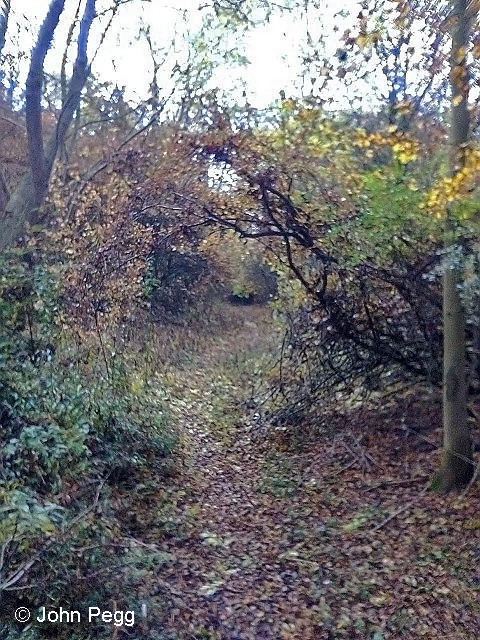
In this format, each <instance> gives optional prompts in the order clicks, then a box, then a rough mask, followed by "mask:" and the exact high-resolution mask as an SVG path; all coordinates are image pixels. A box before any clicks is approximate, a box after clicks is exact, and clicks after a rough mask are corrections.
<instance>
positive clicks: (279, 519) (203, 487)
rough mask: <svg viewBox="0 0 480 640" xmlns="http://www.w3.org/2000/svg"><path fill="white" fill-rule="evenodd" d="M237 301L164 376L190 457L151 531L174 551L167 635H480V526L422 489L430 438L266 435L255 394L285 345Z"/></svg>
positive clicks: (231, 639) (146, 532) (152, 510)
mask: <svg viewBox="0 0 480 640" xmlns="http://www.w3.org/2000/svg"><path fill="white" fill-rule="evenodd" d="M230 313H231V318H230V319H229V326H228V327H227V328H226V329H224V330H220V329H218V330H214V331H212V333H211V334H210V335H209V336H204V337H203V339H202V341H199V343H198V345H197V347H196V348H194V349H193V351H192V352H190V353H189V352H187V351H185V352H183V353H179V352H178V350H177V351H176V352H175V353H176V356H175V357H176V359H177V361H176V363H175V366H174V367H173V368H172V367H171V366H168V367H166V368H165V371H164V373H163V374H162V375H163V378H164V381H165V384H166V385H167V386H168V387H169V389H170V397H171V403H172V409H173V413H174V416H175V419H176V421H177V423H178V425H179V428H180V429H181V432H182V434H183V439H184V445H183V453H182V455H183V463H182V465H181V471H179V472H178V473H177V474H176V475H174V476H173V477H172V478H171V479H169V480H168V481H167V483H166V484H167V485H168V486H167V487H166V488H165V491H164V493H163V494H161V495H159V494H158V492H157V493H156V494H155V495H151V496H148V498H147V503H146V505H145V513H146V515H145V520H144V521H142V522H139V523H137V533H136V535H137V537H141V538H142V539H143V540H144V541H145V542H146V543H153V544H155V545H156V547H157V548H159V549H160V550H161V553H160V555H159V557H160V564H159V566H158V568H157V569H156V571H155V572H154V573H155V577H154V578H153V579H152V583H151V584H150V585H149V589H150V591H151V594H150V595H152V594H156V598H157V600H158V603H159V604H158V607H159V610H158V612H157V615H156V619H157V620H158V621H159V623H160V621H161V625H162V628H163V629H167V632H168V634H169V635H167V636H163V635H162V636H159V637H161V638H163V637H166V638H169V639H172V640H173V639H175V640H177V639H178V640H180V639H181V640H193V639H204V640H257V639H266V640H270V639H271V640H294V639H299V640H300V639H302V640H309V639H319V640H320V639H323V638H371V639H373V640H382V639H383V638H418V637H422V638H427V639H431V640H434V639H435V640H437V639H438V638H441V637H445V638H446V637H448V638H450V639H451V640H455V639H456V638H458V639H460V638H462V639H467V640H474V639H475V638H478V637H480V630H479V634H478V635H477V627H476V625H477V623H478V619H479V618H478V615H479V608H478V591H477V592H476V593H475V579H476V578H478V577H480V576H476V577H475V575H474V574H475V568H474V567H475V558H474V556H475V553H478V530H476V527H477V526H478V528H479V529H480V522H479V521H475V517H478V515H477V514H472V515H469V514H468V513H467V512H466V510H467V506H466V504H467V503H466V501H463V502H462V500H461V499H453V498H452V499H450V498H449V499H447V501H445V500H443V499H442V498H441V497H439V496H436V495H435V494H431V493H428V494H427V493H422V492H421V488H422V486H423V484H424V482H425V480H426V479H427V478H428V474H429V472H430V470H429V468H428V465H429V462H428V461H427V457H428V456H431V448H430V449H429V450H428V451H425V453H422V452H420V453H419V452H418V450H417V451H413V452H412V451H410V449H409V445H407V443H405V442H404V441H403V442H393V441H392V443H390V442H389V436H385V437H384V438H383V440H382V445H383V446H385V447H386V448H387V453H385V454H382V451H379V449H378V445H379V442H378V440H379V439H378V434H377V435H376V436H375V434H373V435H372V437H371V438H370V437H369V436H367V437H365V438H363V440H362V444H361V445H359V444H358V441H357V440H355V436H354V435H353V434H352V435H351V436H350V439H348V437H347V436H345V435H344V436H339V437H338V438H335V439H333V440H330V441H329V442H325V443H323V444H322V443H315V444H314V445H311V446H309V448H308V450H302V451H298V450H289V447H288V444H285V443H284V442H282V441H281V439H276V438H275V437H274V438H270V439H266V438H265V429H264V427H263V426H262V425H261V424H259V421H258V420H255V415H254V411H253V410H249V409H248V406H246V403H245V401H246V400H247V399H248V397H249V395H250V394H251V390H252V380H253V381H254V383H255V375H256V374H255V369H258V368H259V366H261V365H262V359H265V358H267V359H268V358H270V357H271V355H270V356H269V353H271V350H272V345H273V342H272V335H271V328H270V321H269V318H268V314H267V312H266V310H265V309H262V308H257V307H251V308H237V309H233V310H230ZM186 338H188V336H186ZM190 338H191V339H192V340H193V338H192V336H190ZM187 342H188V340H186V343H187ZM172 353H173V351H172ZM257 377H258V373H257ZM395 437H396V438H398V436H395ZM390 444H392V446H391V451H392V452H393V453H392V452H391V455H389V446H390ZM394 445H395V446H394ZM395 447H396V451H393V449H394V448H395ZM381 455H383V456H384V457H383V458H381V457H380V456H381ZM422 457H423V458H424V460H423V461H422V460H421V459H422ZM419 459H420V460H421V462H422V464H423V468H422V471H421V472H419V473H418V474H417V473H416V472H415V471H412V468H413V467H412V465H413V464H414V462H415V464H418V461H419ZM368 460H370V462H368ZM432 463H434V460H432ZM407 468H410V470H409V472H408V473H407V471H406V469H407ZM422 473H423V475H422ZM405 478H406V481H405V482H402V481H401V480H402V479H405ZM399 479H400V482H399V483H398V484H397V482H398V480H399ZM472 500H473V502H475V500H474V499H473V498H471V501H472ZM398 511H400V513H399V515H398V516H397V517H395V516H393V517H392V514H395V513H397V512H398ZM473 516H475V517H473ZM465 522H467V523H468V522H470V527H471V528H470V529H468V528H465ZM459 535H461V540H462V542H461V543H460V544H459V539H458V536H459ZM472 567H473V568H472ZM477 587H478V585H477ZM152 626H153V627H155V626H156V625H155V624H153V625H152Z"/></svg>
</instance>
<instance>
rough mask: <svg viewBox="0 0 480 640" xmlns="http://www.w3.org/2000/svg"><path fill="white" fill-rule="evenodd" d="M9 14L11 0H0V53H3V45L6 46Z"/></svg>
mask: <svg viewBox="0 0 480 640" xmlns="http://www.w3.org/2000/svg"><path fill="white" fill-rule="evenodd" d="M9 15H10V0H0V55H2V51H3V47H4V46H5V36H6V33H7V27H8V18H9Z"/></svg>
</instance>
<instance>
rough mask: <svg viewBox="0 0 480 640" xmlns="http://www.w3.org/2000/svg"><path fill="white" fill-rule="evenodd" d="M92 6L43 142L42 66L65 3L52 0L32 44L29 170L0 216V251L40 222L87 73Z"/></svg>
mask: <svg viewBox="0 0 480 640" xmlns="http://www.w3.org/2000/svg"><path fill="white" fill-rule="evenodd" d="M95 2H96V0H87V2H86V5H85V9H84V13H83V17H82V21H81V23H80V31H79V35H78V43H77V57H76V60H75V63H74V66H73V73H72V77H71V79H70V82H69V85H68V90H67V93H66V96H65V100H64V102H63V105H62V110H61V112H60V115H59V117H58V121H57V126H56V129H55V131H54V132H53V134H52V135H51V136H50V138H49V139H48V141H47V142H46V144H45V142H44V138H43V132H42V87H43V66H44V61H45V56H46V55H47V52H48V50H49V48H50V46H51V43H52V40H53V36H54V33H55V30H56V28H57V26H58V22H59V20H60V16H61V14H62V11H63V9H64V6H65V0H52V2H51V3H50V7H49V10H48V13H47V15H46V17H45V20H44V21H43V24H42V26H41V28H40V32H39V35H38V39H37V44H36V45H35V48H34V50H33V52H32V56H31V59H30V69H29V73H28V78H27V83H26V98H25V101H26V105H25V117H26V125H27V138H28V154H29V170H28V171H27V173H26V174H25V175H24V176H23V178H22V179H21V180H20V182H19V184H18V185H17V187H16V189H15V190H14V191H13V193H12V195H11V197H10V199H9V201H8V203H7V205H6V207H5V210H4V211H3V212H2V213H1V214H0V251H4V250H5V249H6V248H8V247H10V246H11V245H12V244H14V243H15V241H16V240H17V239H18V237H19V235H20V234H21V232H22V229H23V227H24V225H25V223H26V222H29V223H31V224H36V223H38V222H39V221H40V217H39V210H40V207H41V206H42V204H43V202H44V201H45V197H46V195H47V190H48V185H49V182H50V177H51V173H52V169H53V165H54V163H55V159H56V157H57V153H58V149H59V148H60V146H61V145H62V144H63V142H64V140H65V136H66V133H67V131H68V128H69V126H70V124H71V122H72V119H73V116H74V114H75V111H76V110H77V108H78V106H79V105H80V101H81V93H82V89H83V87H84V86H85V83H86V81H87V78H88V76H89V73H90V66H89V64H88V59H87V44H88V35H89V32H90V28H91V26H92V22H93V20H94V18H95V15H96V14H95Z"/></svg>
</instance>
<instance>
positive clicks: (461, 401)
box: [433, 0, 474, 491]
mask: <svg viewBox="0 0 480 640" xmlns="http://www.w3.org/2000/svg"><path fill="white" fill-rule="evenodd" d="M467 4H468V2H467V0H454V2H453V7H452V17H451V18H450V19H451V20H452V26H453V30H452V52H451V68H450V85H451V91H452V107H451V124H450V174H451V175H452V176H453V175H455V174H456V173H457V172H458V171H460V170H461V169H462V168H463V166H464V165H465V151H466V144H467V143H468V140H469V128H470V120H469V112H468V90H469V77H468V65H467V60H466V55H467V50H468V44H469V36H470V25H471V16H469V15H468V9H467ZM455 227H456V223H455V219H454V218H453V216H452V214H451V211H450V210H448V209H447V211H446V213H445V244H446V259H445V273H444V277H443V432H444V440H443V455H442V463H441V467H440V469H439V471H438V472H437V474H436V477H435V478H434V481H433V486H434V487H435V488H438V489H440V490H441V491H450V490H452V489H460V488H462V487H464V486H465V485H467V484H468V482H469V481H470V479H471V478H472V476H473V472H474V465H473V447H472V436H471V431H470V426H469V423H468V414H467V376H466V337H465V336H466V331H465V312H464V308H463V304H462V300H461V294H460V291H461V285H462V282H463V269H462V264H461V262H462V260H461V258H459V256H456V255H455V254H456V253H458V252H456V251H455V243H456V240H455Z"/></svg>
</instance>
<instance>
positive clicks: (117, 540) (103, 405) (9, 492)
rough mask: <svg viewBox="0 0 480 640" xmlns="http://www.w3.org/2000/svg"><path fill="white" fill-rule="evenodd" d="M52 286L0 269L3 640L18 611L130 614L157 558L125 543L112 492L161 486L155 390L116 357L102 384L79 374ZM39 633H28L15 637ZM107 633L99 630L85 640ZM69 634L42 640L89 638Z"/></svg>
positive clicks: (161, 406) (168, 447)
mask: <svg viewBox="0 0 480 640" xmlns="http://www.w3.org/2000/svg"><path fill="white" fill-rule="evenodd" d="M57 285H58V273H55V272H53V273H52V271H51V270H47V269H40V268H35V267H32V266H31V265H29V263H28V261H25V260H23V259H19V258H18V256H15V255H13V256H9V257H6V258H4V259H2V261H1V262H0V316H1V320H2V323H1V328H0V419H1V426H2V430H1V436H0V437H1V445H2V446H1V449H0V504H1V505H2V506H1V507H0V601H1V602H2V615H1V616H0V629H1V637H2V638H14V637H18V636H19V635H20V632H21V631H22V630H21V627H20V626H18V625H17V624H16V623H15V622H14V621H13V616H12V612H13V611H14V609H15V608H16V607H17V606H20V605H21V606H29V607H31V608H35V607H39V606H41V605H44V604H48V603H52V606H55V604H54V603H59V605H60V604H62V606H64V607H65V606H67V605H68V603H69V602H71V603H72V609H85V608H86V607H88V606H89V603H90V604H96V605H97V604H98V603H99V602H101V603H108V602H112V599H113V600H115V601H116V602H117V603H118V604H117V607H120V608H121V607H122V606H123V605H124V607H125V608H126V607H127V606H133V605H134V604H135V603H133V602H132V601H131V599H129V598H127V597H126V596H125V593H126V589H127V587H128V589H130V592H132V593H133V592H135V589H136V587H138V585H139V580H138V576H139V575H140V574H139V567H148V566H149V563H150V564H151V559H149V558H150V556H151V555H152V553H154V551H152V550H151V549H144V548H143V547H136V546H135V545H134V547H132V543H131V542H127V541H126V540H127V538H129V536H130V532H129V531H128V530H125V528H122V527H121V526H120V525H119V523H118V521H117V517H116V512H117V511H116V510H117V509H123V508H125V507H124V505H122V504H121V502H119V501H118V498H115V496H114V493H113V491H114V488H115V484H117V483H119V482H122V483H125V482H126V481H127V480H128V487H129V488H130V490H132V489H133V490H134V489H135V486H136V484H137V483H138V482H139V481H140V480H141V479H143V478H145V477H146V476H148V475H149V474H150V473H151V472H152V471H155V472H156V477H158V475H159V474H158V468H159V466H161V465H163V464H164V460H165V459H166V457H167V456H169V454H170V453H171V452H172V450H173V448H174V446H175V442H176V435H175V433H174V432H173V431H172V430H171V429H169V426H168V412H167V409H166V403H165V399H164V397H163V395H162V390H161V388H158V385H157V384H155V383H154V381H152V380H150V379H145V380H143V379H142V375H141V374H142V363H140V364H137V365H136V367H135V365H134V363H133V362H131V361H129V360H128V359H127V358H126V357H124V356H122V355H119V354H117V355H116V356H115V358H114V359H113V360H112V363H111V364H110V367H109V370H108V375H106V374H105V373H103V374H100V373H99V371H98V367H96V368H95V367H94V368H92V367H89V366H81V365H80V364H79V361H78V358H76V357H75V351H76V347H75V345H74V344H73V342H72V341H71V339H70V338H68V334H67V333H65V332H64V331H63V330H62V322H63V319H62V312H61V308H60V307H61V305H60V302H59V299H58V294H57V291H58V287H57ZM94 373H95V375H94ZM140 380H141V383H139V381H140ZM132 558H133V559H132ZM46 594H47V595H48V597H46ZM94 600H95V602H94ZM136 604H137V605H138V603H136ZM59 605H58V606H59ZM138 606H139V605H138ZM137 610H139V609H137ZM45 633H47V632H45V631H44V630H42V625H41V624H40V625H36V626H35V625H34V624H33V625H30V626H29V627H28V628H27V629H26V630H23V631H22V637H24V638H29V639H30V640H37V639H40V638H43V637H46V636H45ZM89 633H90V632H89ZM106 633H107V630H106V628H104V627H101V626H99V628H98V630H97V631H92V634H93V635H89V636H88V637H91V638H94V637H98V638H100V637H106V636H105V634H106ZM108 633H111V630H110V631H108ZM65 634H66V630H65V625H63V629H61V628H58V629H56V628H53V627H51V626H50V625H49V629H48V633H47V635H48V637H49V638H52V637H59V638H61V637H69V638H72V637H78V638H81V637H86V635H87V632H86V631H85V632H84V635H82V632H80V631H78V635H76V636H75V635H74V636H72V635H71V634H70V633H68V636H66V635H65ZM108 637H110V636H109V635H108ZM132 637H133V636H132Z"/></svg>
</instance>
